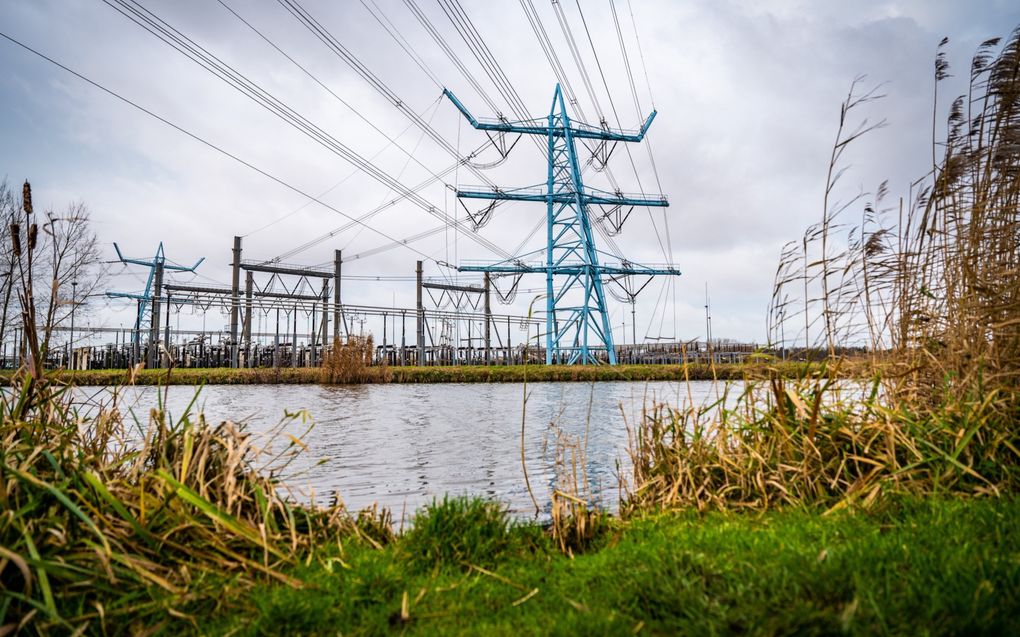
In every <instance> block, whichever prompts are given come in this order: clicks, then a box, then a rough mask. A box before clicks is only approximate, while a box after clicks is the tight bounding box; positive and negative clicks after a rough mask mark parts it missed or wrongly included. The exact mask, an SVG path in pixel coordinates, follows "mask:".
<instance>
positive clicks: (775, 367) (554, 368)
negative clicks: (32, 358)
mask: <svg viewBox="0 0 1020 637" xmlns="http://www.w3.org/2000/svg"><path fill="white" fill-rule="evenodd" d="M819 369H820V366H819V365H818V364H817V363H804V362H782V363H770V364H766V363H719V364H716V365H707V364H688V365H617V366H615V367H609V366H582V365H512V366H494V365H493V366H484V365H470V366H466V365H457V366H435V367H410V366H408V367H387V366H374V367H366V368H364V369H362V370H360V371H359V373H358V378H357V380H355V381H354V382H351V383H334V382H324V380H323V371H322V369H320V368H318V367H302V368H280V369H273V368H257V369H230V368H179V369H173V370H170V371H169V372H168V371H167V370H164V369H142V370H140V371H137V372H134V373H132V371H133V370H125V369H96V370H85V371H74V372H70V371H67V370H55V371H52V372H48V373H47V377H48V378H50V379H52V380H56V381H60V382H67V383H69V384H74V385H90V386H103V385H107V386H116V385H131V384H133V385H202V384H205V385H268V384H284V385H286V384H291V385H310V384H322V385H336V384H357V385H360V384H385V383H398V384H433V383H435V384H439V383H521V382H524V381H525V380H526V381H527V382H592V381H680V380H699V381H703V380H721V381H732V380H745V379H748V378H768V377H773V376H780V377H783V378H802V377H805V376H810V375H813V374H814V373H817V372H818V370H819ZM13 375H14V372H13V371H10V370H4V371H3V372H0V383H2V384H4V385H9V384H10V382H11V378H12V376H13Z"/></svg>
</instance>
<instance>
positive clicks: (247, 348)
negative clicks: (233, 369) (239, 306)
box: [244, 270, 255, 367]
mask: <svg viewBox="0 0 1020 637" xmlns="http://www.w3.org/2000/svg"><path fill="white" fill-rule="evenodd" d="M254 276H255V275H254V274H253V273H252V272H251V270H249V271H248V272H246V273H245V277H244V366H245V367H251V366H252V364H251V297H252V287H254V284H255V281H254Z"/></svg>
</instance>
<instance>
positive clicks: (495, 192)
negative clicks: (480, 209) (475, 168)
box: [457, 186, 669, 208]
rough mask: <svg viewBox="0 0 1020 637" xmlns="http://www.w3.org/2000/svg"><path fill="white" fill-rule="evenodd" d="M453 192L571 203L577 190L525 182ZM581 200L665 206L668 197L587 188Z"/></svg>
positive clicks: (476, 196)
mask: <svg viewBox="0 0 1020 637" xmlns="http://www.w3.org/2000/svg"><path fill="white" fill-rule="evenodd" d="M457 196H458V197H459V198H461V199H487V200H499V201H540V202H548V201H550V200H551V201H552V202H553V203H575V202H576V201H577V192H576V191H573V190H561V191H559V192H556V193H553V194H551V195H550V194H549V193H548V192H546V189H545V188H543V187H541V186H527V187H524V188H510V189H503V188H481V187H477V188H476V187H470V186H469V187H467V188H458V189H457ZM581 202H582V203H584V204H585V205H589V204H596V205H601V206H651V207H656V208H667V207H669V200H668V199H666V196H665V195H654V196H651V197H639V196H636V195H617V194H614V193H608V192H603V191H600V190H594V189H587V190H586V191H585V192H584V193H583V194H582V195H581Z"/></svg>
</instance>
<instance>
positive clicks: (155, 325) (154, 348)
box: [147, 261, 163, 368]
mask: <svg viewBox="0 0 1020 637" xmlns="http://www.w3.org/2000/svg"><path fill="white" fill-rule="evenodd" d="M154 282H155V287H154V288H153V289H154V290H156V293H155V294H154V295H153V296H152V322H151V324H150V325H149V356H148V358H149V360H148V361H147V365H148V367H150V368H155V367H156V364H157V363H158V362H159V357H158V354H159V309H160V308H159V298H160V294H161V293H162V290H163V262H162V261H158V262H156V275H155V281H154Z"/></svg>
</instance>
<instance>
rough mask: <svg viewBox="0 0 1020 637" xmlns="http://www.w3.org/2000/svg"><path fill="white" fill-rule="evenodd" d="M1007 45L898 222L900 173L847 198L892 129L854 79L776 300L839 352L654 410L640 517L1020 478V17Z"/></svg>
mask: <svg viewBox="0 0 1020 637" xmlns="http://www.w3.org/2000/svg"><path fill="white" fill-rule="evenodd" d="M944 44H945V41H943V43H942V44H941V45H940V47H939V52H938V55H937V57H936V63H935V78H934V79H935V82H936V86H937V85H938V83H939V82H941V81H943V80H944V79H945V77H946V76H947V72H948V63H947V61H946V59H945V54H944V52H943V51H942V46H943V45H944ZM999 44H1000V41H999V39H993V40H988V41H986V42H984V43H983V44H982V45H981V47H980V48H979V49H978V52H977V53H976V55H975V56H974V59H973V61H972V63H971V68H970V81H969V86H968V93H967V95H964V96H961V97H960V98H957V99H956V100H955V101H954V102H953V103H952V106H951V107H950V113H949V120H948V126H947V129H948V132H947V136H946V139H945V140H944V143H943V144H941V147H942V148H943V149H944V152H943V155H942V157H941V158H939V157H938V156H937V154H935V149H936V148H939V145H937V144H936V143H935V140H933V144H932V147H933V162H932V163H933V167H932V171H931V172H930V173H929V174H928V175H927V177H925V178H922V179H921V180H919V181H918V182H916V183H915V184H914V186H913V188H912V192H911V197H910V204H909V208H908V209H907V210H906V211H904V209H903V206H902V205H901V207H900V213H899V217H898V219H897V220H896V221H895V222H893V221H892V220H891V219H890V212H891V211H890V210H889V209H888V208H885V207H883V206H884V204H883V203H882V201H883V200H884V199H885V198H886V196H887V194H888V193H887V186H886V185H885V184H883V185H882V186H880V187H879V188H878V190H877V191H876V193H875V195H874V197H873V199H872V200H871V201H868V200H867V197H866V196H864V195H859V196H857V197H854V198H851V199H850V200H849V201H848V202H843V203H833V200H834V199H835V197H834V195H833V194H832V193H833V189H834V187H835V184H836V181H837V180H838V178H839V176H840V175H841V174H842V173H843V170H844V167H842V166H841V165H840V164H839V162H840V157H841V155H842V154H843V151H844V150H845V149H846V148H847V147H848V145H849V144H851V143H852V142H853V141H854V140H856V139H857V138H859V137H860V136H861V135H864V134H868V133H870V132H871V131H874V130H875V129H876V128H878V127H879V126H880V125H872V124H869V123H868V121H867V120H866V119H865V120H862V121H860V123H859V124H857V125H856V126H853V125H852V124H851V123H850V118H852V117H854V116H855V115H856V112H857V111H858V109H860V108H861V107H862V106H863V105H864V104H866V103H868V102H870V101H872V100H874V99H877V97H878V96H877V95H876V94H875V93H874V92H867V91H863V92H862V91H860V90H859V89H858V88H857V87H858V82H855V83H854V85H853V86H852V88H851V91H850V93H849V95H848V97H847V99H846V101H845V102H844V104H843V108H842V109H841V113H840V122H839V134H838V135H837V141H836V144H835V146H834V149H833V154H832V163H831V164H830V170H829V175H830V177H829V180H828V183H827V184H826V189H825V201H824V202H823V203H824V206H823V211H822V220H821V222H819V223H818V224H815V225H813V226H811V227H810V228H808V230H807V231H806V232H805V235H804V238H803V239H802V240H801V241H799V242H794V243H791V244H788V246H787V247H786V248H785V249H784V251H783V255H782V257H781V260H780V265H779V268H778V270H777V275H776V284H775V288H774V294H773V300H772V305H771V311H770V333H771V334H772V337H773V339H774V340H775V341H776V342H777V343H778V344H781V346H783V347H784V348H785V347H788V346H789V343H788V342H785V341H783V340H781V339H780V335H781V334H786V333H789V334H793V335H794V336H793V337H792V338H793V339H794V340H795V341H796V340H800V342H801V344H802V345H803V348H804V350H805V351H806V350H809V349H810V348H812V347H816V348H817V347H824V348H826V349H827V350H828V351H829V352H830V360H829V361H827V362H826V363H825V364H823V365H821V366H819V367H818V368H817V369H815V370H813V371H809V372H806V373H804V374H803V375H802V376H801V377H799V378H793V379H789V378H783V377H781V375H780V374H778V373H776V372H771V373H768V372H767V373H765V374H763V375H760V376H758V377H757V378H750V379H749V380H751V381H752V382H751V383H750V384H749V385H748V386H747V387H746V389H745V390H743V391H742V392H741V393H740V394H739V395H738V396H736V397H734V398H733V399H732V400H731V401H730V402H729V403H725V401H721V402H720V403H718V404H714V405H708V406H695V405H690V404H688V405H684V406H681V407H679V408H676V407H668V406H657V407H655V408H653V409H650V410H649V411H648V412H647V413H646V414H645V415H644V418H643V419H642V421H641V422H639V423H637V424H636V426H635V428H634V431H632V444H631V460H632V465H633V469H632V472H631V475H630V476H629V480H628V484H627V496H626V498H625V501H624V503H623V506H622V509H623V511H624V512H625V513H633V512H635V511H640V510H643V509H646V508H649V507H667V506H684V507H697V508H699V509H705V508H755V509H763V508H769V507H774V506H777V505H791V504H792V505H807V506H813V505H824V506H829V507H834V506H835V507H838V506H845V505H849V504H855V505H856V504H860V505H868V504H871V503H873V502H875V501H876V500H877V499H879V498H880V497H881V495H882V494H883V493H886V492H889V491H905V492H909V493H919V494H934V493H951V494H958V495H966V496H980V495H997V494H1001V493H1004V492H1009V493H1015V492H1016V491H1017V490H1018V488H1020V430H1018V428H1017V426H1016V423H1017V422H1020V401H1018V392H1020V382H1018V381H1020V29H1018V30H1016V31H1014V32H1013V33H1012V35H1011V36H1010V37H1009V38H1008V39H1007V40H1006V41H1005V42H1004V43H1002V46H1001V47H1000V48H999V49H998V50H997V51H996V47H998V46H999ZM854 215H859V216H858V217H857V219H856V220H855V219H854V218H853V217H854ZM844 231H845V232H846V235H845V236H838V233H840V232H844ZM834 245H835V246H843V248H839V249H837V248H834V247H833V246H834ZM814 293H817V294H818V295H817V296H814V295H813V294H814ZM798 295H800V296H799V297H798ZM812 334H814V340H812V336H811V335H812ZM860 343H863V344H864V345H865V346H866V347H867V349H868V351H869V352H870V356H869V363H868V366H867V367H866V368H865V369H863V370H858V371H859V377H860V378H861V379H863V380H862V382H863V384H862V385H860V386H857V388H856V390H854V391H850V392H848V391H847V389H848V386H847V383H846V381H841V380H840V379H841V378H844V377H845V376H846V374H845V373H842V372H841V370H842V369H843V367H844V362H843V361H841V360H840V359H839V357H838V354H837V350H838V347H839V346H840V345H854V344H860ZM726 391H727V392H730V391H736V389H735V388H733V387H730V388H728V389H727V390H726Z"/></svg>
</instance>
